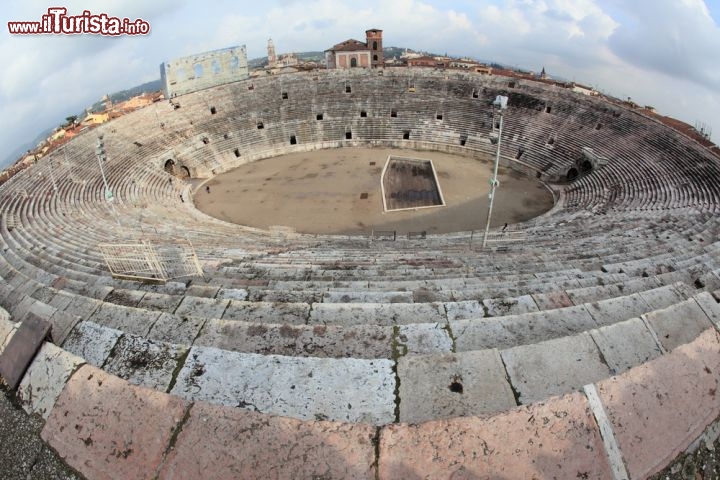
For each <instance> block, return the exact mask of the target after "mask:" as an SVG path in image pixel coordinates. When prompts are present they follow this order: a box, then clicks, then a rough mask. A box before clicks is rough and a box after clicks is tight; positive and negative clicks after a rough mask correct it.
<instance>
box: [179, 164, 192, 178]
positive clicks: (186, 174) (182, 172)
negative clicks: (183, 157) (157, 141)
mask: <svg viewBox="0 0 720 480" xmlns="http://www.w3.org/2000/svg"><path fill="white" fill-rule="evenodd" d="M180 176H181V177H182V178H190V169H189V168H188V167H186V166H185V165H182V166H181V167H180Z"/></svg>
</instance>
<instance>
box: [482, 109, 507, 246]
mask: <svg viewBox="0 0 720 480" xmlns="http://www.w3.org/2000/svg"><path fill="white" fill-rule="evenodd" d="M501 98H504V100H500V99H501ZM493 105H498V106H499V110H500V129H499V131H498V142H497V151H496V152H495V168H494V170H493V176H492V178H491V179H490V194H489V195H488V196H489V197H490V205H489V206H488V214H487V223H486V224H485V235H483V244H482V248H485V245H487V236H488V233H489V232H490V219H491V218H492V210H493V203H494V202H495V189H496V188H497V186H498V180H497V173H498V165H499V164H500V143H501V141H502V129H503V114H504V112H505V109H506V108H507V97H499V96H498V99H497V100H495V103H494V104H493Z"/></svg>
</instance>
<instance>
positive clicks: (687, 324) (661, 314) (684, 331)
mask: <svg viewBox="0 0 720 480" xmlns="http://www.w3.org/2000/svg"><path fill="white" fill-rule="evenodd" d="M644 317H645V319H646V320H647V322H648V323H649V324H650V326H651V327H652V329H653V330H655V333H656V334H657V337H658V340H660V343H661V344H662V346H663V348H665V350H667V351H670V350H672V349H673V348H675V347H678V346H680V345H683V344H685V343H689V342H692V341H693V340H695V338H697V336H698V335H700V334H701V333H702V332H704V331H705V330H707V329H708V328H709V327H711V326H712V322H711V321H710V319H708V317H707V315H705V312H704V311H703V310H702V308H700V306H699V305H698V304H697V302H696V301H695V300H693V299H692V298H691V299H690V300H685V301H681V302H679V303H677V304H674V305H671V306H669V307H667V308H663V309H662V310H655V311H653V312H650V313H646V314H645V315H644Z"/></svg>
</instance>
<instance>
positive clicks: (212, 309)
mask: <svg viewBox="0 0 720 480" xmlns="http://www.w3.org/2000/svg"><path fill="white" fill-rule="evenodd" d="M228 303H230V300H217V299H213V298H202V297H187V296H186V297H185V298H183V300H182V302H180V305H178V307H177V309H176V310H175V315H178V316H180V317H190V316H193V317H205V318H220V317H222V314H223V312H224V311H225V309H226V308H227V306H228Z"/></svg>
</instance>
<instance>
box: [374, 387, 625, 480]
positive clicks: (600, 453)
mask: <svg viewBox="0 0 720 480" xmlns="http://www.w3.org/2000/svg"><path fill="white" fill-rule="evenodd" d="M560 459H562V460H560ZM379 465H380V467H379V468H380V470H379V477H380V478H382V479H400V478H453V479H461V478H462V479H479V478H498V479H501V478H502V479H515V478H528V479H529V478H611V476H612V475H611V472H610V466H609V465H608V461H607V457H606V454H605V449H604V447H603V444H602V438H601V437H600V432H599V431H598V429H597V427H596V425H595V422H594V419H593V416H592V413H591V412H590V409H589V407H588V404H587V400H586V399H585V397H584V396H583V395H582V394H580V393H575V394H572V395H566V396H564V397H560V398H552V399H550V400H548V401H547V402H545V403H539V404H535V405H531V406H528V407H521V408H516V409H514V410H511V411H510V412H508V413H504V414H498V415H495V416H493V417H490V418H482V417H462V418H455V419H449V420H436V421H431V422H425V423H421V424H419V425H405V424H396V425H391V426H388V427H385V428H383V429H382V430H381V432H380V461H379Z"/></svg>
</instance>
